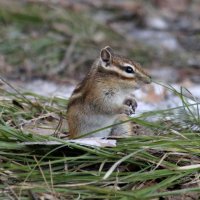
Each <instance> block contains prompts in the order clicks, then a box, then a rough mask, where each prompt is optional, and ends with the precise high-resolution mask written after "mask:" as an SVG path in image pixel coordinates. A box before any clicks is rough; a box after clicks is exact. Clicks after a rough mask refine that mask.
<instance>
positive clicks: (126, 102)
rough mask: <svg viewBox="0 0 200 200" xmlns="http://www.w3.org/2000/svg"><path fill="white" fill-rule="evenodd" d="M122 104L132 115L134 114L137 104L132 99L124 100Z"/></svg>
mask: <svg viewBox="0 0 200 200" xmlns="http://www.w3.org/2000/svg"><path fill="white" fill-rule="evenodd" d="M124 104H125V105H127V106H128V107H129V108H130V109H131V110H132V114H134V113H135V110H136V108H137V102H136V100H135V99H134V98H128V99H126V100H125V102H124Z"/></svg>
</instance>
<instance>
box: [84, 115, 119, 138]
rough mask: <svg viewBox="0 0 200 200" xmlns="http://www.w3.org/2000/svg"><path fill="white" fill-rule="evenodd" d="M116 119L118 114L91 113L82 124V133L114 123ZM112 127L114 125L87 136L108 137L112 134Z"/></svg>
mask: <svg viewBox="0 0 200 200" xmlns="http://www.w3.org/2000/svg"><path fill="white" fill-rule="evenodd" d="M115 120H116V116H112V115H111V116H110V115H102V114H96V115H89V116H87V117H86V118H85V119H84V121H85V122H84V123H82V125H81V135H82V134H86V133H89V132H92V131H95V130H98V129H101V128H104V127H107V126H110V125H113V124H114V122H115ZM111 129H112V127H110V128H106V129H104V130H101V131H98V132H95V133H93V134H91V135H88V136H87V137H102V138H103V137H108V136H109V135H110V134H111Z"/></svg>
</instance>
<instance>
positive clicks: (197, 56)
mask: <svg viewBox="0 0 200 200" xmlns="http://www.w3.org/2000/svg"><path fill="white" fill-rule="evenodd" d="M0 26H1V28H0V73H1V77H3V78H4V79H6V80H7V81H8V82H9V83H11V84H12V85H13V86H15V87H16V88H21V89H22V90H30V91H33V92H36V93H39V94H42V95H54V96H55V95H59V96H64V97H69V95H70V93H71V92H72V90H73V88H74V86H75V85H76V84H77V83H78V82H79V81H80V80H81V79H82V78H83V77H84V76H85V74H86V73H87V72H88V70H89V69H90V67H91V64H92V63H93V61H94V59H95V58H96V57H97V56H98V55H99V50H100V49H101V48H102V47H104V46H106V45H109V46H111V47H112V48H113V49H114V50H115V51H116V52H117V53H119V54H122V55H125V56H127V57H129V58H132V59H134V60H135V61H137V62H139V63H141V65H142V66H143V67H144V68H145V69H146V71H148V72H149V73H150V74H151V75H152V76H153V77H154V78H155V79H156V80H159V81H162V82H163V83H165V84H170V85H172V86H173V87H175V88H180V86H184V87H186V88H188V89H189V90H190V91H191V92H192V94H193V95H194V96H195V97H196V98H200V86H199V83H200V1H198V0H149V1H145V0H124V1H120V0H101V1H100V0H95V1H92V0H77V1H74V0H18V1H16V0H1V1H0ZM1 87H5V85H4V83H3V82H2V83H1ZM136 95H137V97H138V99H141V101H142V102H143V107H142V108H143V109H144V110H145V109H153V108H154V107H152V105H154V106H161V107H163V105H165V106H166V107H170V106H173V105H174V104H178V102H177V101H176V99H175V97H174V96H173V94H170V93H169V92H168V91H167V90H166V88H164V87H162V86H159V85H153V84H152V86H151V87H148V88H144V89H143V90H142V92H137V94H136ZM163 102H164V104H163ZM150 105H151V106H150Z"/></svg>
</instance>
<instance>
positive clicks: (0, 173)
mask: <svg viewBox="0 0 200 200" xmlns="http://www.w3.org/2000/svg"><path fill="white" fill-rule="evenodd" d="M12 89H13V88H12ZM16 91H17V92H16ZM174 92H175V93H177V95H179V96H180V98H181V99H182V102H183V106H180V107H178V108H174V109H168V110H162V111H154V112H148V113H143V114H141V116H139V117H137V118H133V119H132V120H133V121H135V122H137V123H139V124H141V125H142V126H145V127H147V128H148V129H149V130H150V129H151V131H152V130H153V131H154V133H155V135H139V136H134V137H131V138H121V139H118V141H117V146H116V147H114V148H105V147H104V148H93V147H88V146H82V145H78V144H75V143H71V142H67V141H64V140H62V139H60V138H59V137H58V136H59V133H60V132H62V131H63V130H62V129H61V130H59V127H58V126H52V124H57V125H58V124H59V119H61V118H62V119H63V122H64V120H65V112H66V105H67V100H66V99H62V98H48V97H43V96H39V95H36V94H33V93H23V94H22V93H20V92H19V91H18V90H15V92H14V91H13V92H8V91H6V90H2V91H1V101H0V110H1V115H0V163H1V165H0V188H1V190H0V191H1V192H0V197H1V199H6V198H7V199H34V198H36V197H37V198H39V197H40V198H42V197H46V198H47V197H49V198H53V199H159V198H160V197H162V198H164V199H168V198H170V197H173V198H175V196H179V197H182V198H184V197H186V196H187V195H190V196H192V197H193V196H194V197H196V199H198V193H199V192H200V188H199V170H200V165H199V163H200V150H199V144H200V137H199V131H197V130H193V129H192V127H193V126H190V125H191V124H192V123H193V122H194V123H196V124H197V125H198V127H199V118H198V117H197V118H196V114H195V113H197V112H198V113H199V110H198V108H199V107H197V105H198V103H197V102H196V103H194V104H195V106H196V107H195V108H196V110H194V109H193V110H192V109H191V108H192V107H193V108H194V105H190V104H189V103H187V101H186V97H184V96H183V94H182V93H181V92H178V91H175V90H174ZM177 111H180V112H177ZM173 113H174V114H173ZM177 113H181V116H180V115H179V114H177ZM185 116H186V117H185ZM189 116H190V117H189ZM197 116H199V115H197ZM151 117H152V118H155V119H156V120H153V121H149V120H148V119H150V118H151ZM166 117H168V121H167V122H166V121H165V120H164V119H165V118H166ZM169 117H171V119H170V120H169ZM194 117H195V119H194ZM185 118H187V119H188V121H187V126H184V127H182V123H184V125H186V121H184V122H183V121H182V120H181V119H184V120H185ZM175 119H176V120H175ZM177 119H178V120H177ZM192 119H193V121H192ZM196 120H197V121H196ZM31 123H33V126H32V127H34V128H32V129H30V128H29V129H28V128H27V127H26V126H27V124H28V125H30V124H31ZM44 124H46V126H45V128H44V127H42V125H44ZM36 127H37V128H38V127H40V129H36V131H34V129H35V128H36ZM55 127H57V135H58V136H57V137H55V136H54V135H53V133H55ZM44 129H47V130H49V133H52V135H44V134H42V130H44ZM148 129H147V130H148ZM37 130H39V132H37ZM40 131H41V132H40ZM39 133H41V134H39ZM30 141H33V142H34V141H60V142H61V145H48V146H47V145H32V146H27V145H25V144H24V143H23V142H30Z"/></svg>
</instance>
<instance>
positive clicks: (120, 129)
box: [110, 114, 133, 137]
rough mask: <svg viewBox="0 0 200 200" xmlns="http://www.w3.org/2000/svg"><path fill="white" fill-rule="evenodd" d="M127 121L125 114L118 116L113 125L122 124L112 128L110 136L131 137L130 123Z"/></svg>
mask: <svg viewBox="0 0 200 200" xmlns="http://www.w3.org/2000/svg"><path fill="white" fill-rule="evenodd" d="M128 120H129V117H128V116H127V115H126V114H121V115H119V116H118V118H117V119H116V120H115V122H114V124H118V123H121V122H124V123H122V124H119V125H115V126H113V128H112V130H111V134H110V136H122V137H127V136H131V135H132V134H133V133H132V132H133V129H132V123H131V121H128Z"/></svg>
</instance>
